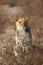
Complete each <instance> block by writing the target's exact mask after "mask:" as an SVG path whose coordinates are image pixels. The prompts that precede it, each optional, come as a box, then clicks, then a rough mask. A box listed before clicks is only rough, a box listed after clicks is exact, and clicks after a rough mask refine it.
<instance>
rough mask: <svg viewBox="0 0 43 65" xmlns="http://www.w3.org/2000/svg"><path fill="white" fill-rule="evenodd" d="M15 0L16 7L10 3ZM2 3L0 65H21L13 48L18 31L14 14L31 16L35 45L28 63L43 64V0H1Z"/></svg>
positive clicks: (0, 12)
mask: <svg viewBox="0 0 43 65" xmlns="http://www.w3.org/2000/svg"><path fill="white" fill-rule="evenodd" d="M13 2H14V3H15V5H14V6H15V7H11V6H10V5H8V4H12V3H13ZM28 3H29V4H28ZM0 4H1V5H0V65H20V64H18V63H17V61H16V58H15V56H14V49H13V48H14V45H15V33H16V32H15V21H14V16H19V17H24V16H28V17H29V22H30V28H31V32H32V44H33V45H34V46H33V50H32V51H31V52H29V55H28V58H29V59H28V60H29V64H26V65H43V0H33V1H32V0H30V1H29V2H27V1H26V0H25V2H23V1H22V2H21V1H19V2H17V1H13V0H12V2H11V1H9V0H7V1H6V0H3V1H2V0H0ZM2 4H7V5H2ZM18 6H19V7H18ZM20 6H23V7H20ZM27 6H28V7H27Z"/></svg>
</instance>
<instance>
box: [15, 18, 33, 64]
mask: <svg viewBox="0 0 43 65" xmlns="http://www.w3.org/2000/svg"><path fill="white" fill-rule="evenodd" d="M15 22H16V43H15V46H14V54H15V57H16V60H17V62H18V63H20V64H22V65H23V62H26V60H25V56H27V55H28V53H29V51H30V50H31V48H32V35H31V30H30V24H29V18H28V17H26V18H25V17H22V18H18V17H17V18H15ZM23 59H24V61H23Z"/></svg>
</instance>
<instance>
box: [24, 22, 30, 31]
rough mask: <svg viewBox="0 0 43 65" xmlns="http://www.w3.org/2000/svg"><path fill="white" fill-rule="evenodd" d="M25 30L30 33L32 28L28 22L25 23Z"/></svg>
mask: <svg viewBox="0 0 43 65" xmlns="http://www.w3.org/2000/svg"><path fill="white" fill-rule="evenodd" d="M24 28H25V31H26V32H30V26H29V23H28V22H27V21H25V22H24Z"/></svg>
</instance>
